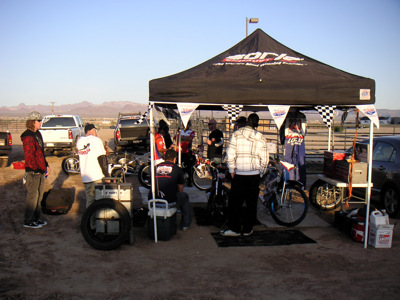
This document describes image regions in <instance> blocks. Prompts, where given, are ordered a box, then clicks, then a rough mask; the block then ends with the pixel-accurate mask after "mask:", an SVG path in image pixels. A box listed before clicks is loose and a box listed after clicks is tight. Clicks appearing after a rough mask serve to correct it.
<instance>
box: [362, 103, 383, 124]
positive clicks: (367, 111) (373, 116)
mask: <svg viewBox="0 0 400 300" xmlns="http://www.w3.org/2000/svg"><path fill="white" fill-rule="evenodd" d="M357 108H358V109H359V110H360V111H361V112H362V113H363V114H364V115H366V116H367V117H368V118H369V119H370V120H371V122H372V123H374V124H375V126H376V127H377V128H378V129H379V117H378V112H377V111H376V109H375V105H373V104H367V105H357Z"/></svg>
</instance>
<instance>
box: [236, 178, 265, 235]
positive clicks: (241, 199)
mask: <svg viewBox="0 0 400 300" xmlns="http://www.w3.org/2000/svg"><path fill="white" fill-rule="evenodd" d="M259 185H260V175H249V176H245V175H237V174H236V175H235V177H234V178H233V180H232V188H231V192H230V194H229V204H228V205H229V209H228V227H229V229H230V230H232V231H235V232H239V233H240V232H241V231H242V230H243V232H250V231H251V230H252V229H253V226H254V224H255V223H256V220H257V202H258V194H259V192H260V187H259ZM243 203H246V207H243Z"/></svg>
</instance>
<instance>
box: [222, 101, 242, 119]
mask: <svg viewBox="0 0 400 300" xmlns="http://www.w3.org/2000/svg"><path fill="white" fill-rule="evenodd" d="M222 107H223V109H224V110H226V111H227V112H228V117H229V120H230V121H231V122H234V121H236V119H237V117H238V116H239V114H240V112H241V111H242V110H243V105H223V106H222Z"/></svg>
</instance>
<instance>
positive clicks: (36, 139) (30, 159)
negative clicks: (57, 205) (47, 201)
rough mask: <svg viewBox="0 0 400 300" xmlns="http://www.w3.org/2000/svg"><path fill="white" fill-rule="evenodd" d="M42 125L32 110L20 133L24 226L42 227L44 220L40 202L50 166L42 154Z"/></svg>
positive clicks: (39, 115)
mask: <svg viewBox="0 0 400 300" xmlns="http://www.w3.org/2000/svg"><path fill="white" fill-rule="evenodd" d="M41 125H42V116H41V114H40V113H38V112H36V111H33V112H31V113H30V114H29V115H28V118H27V121H26V128H27V129H26V130H25V131H24V132H23V133H22V134H21V140H22V145H23V148H24V156H25V177H24V180H25V183H26V189H27V191H28V193H27V195H26V208H25V218H24V227H27V228H42V227H43V226H45V225H46V224H47V222H46V221H42V220H40V219H39V217H40V209H41V207H40V202H41V201H42V199H43V193H44V180H45V177H46V176H47V175H49V174H50V167H49V164H48V163H47V161H46V158H45V155H44V144H43V138H42V135H41V133H40V131H39V129H40V127H41Z"/></svg>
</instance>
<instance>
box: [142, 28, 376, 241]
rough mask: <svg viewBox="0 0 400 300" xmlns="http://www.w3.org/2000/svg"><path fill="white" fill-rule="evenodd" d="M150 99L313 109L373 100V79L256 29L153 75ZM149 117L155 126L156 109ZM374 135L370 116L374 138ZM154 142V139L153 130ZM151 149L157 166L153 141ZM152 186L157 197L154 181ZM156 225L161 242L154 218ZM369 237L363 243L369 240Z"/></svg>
mask: <svg viewBox="0 0 400 300" xmlns="http://www.w3.org/2000/svg"><path fill="white" fill-rule="evenodd" d="M149 102H150V105H153V104H154V105H157V106H163V107H171V108H176V107H177V106H178V108H179V105H182V104H183V105H184V104H189V105H195V106H194V107H195V108H196V109H200V110H221V109H222V106H223V105H233V106H239V105H240V106H242V107H241V109H243V110H247V111H260V110H268V106H269V105H285V106H291V107H298V108H300V109H301V110H308V109H314V108H315V106H317V105H322V106H332V107H335V108H347V107H356V106H362V105H373V104H374V103H375V81H374V80H373V79H369V78H365V77H361V76H357V75H354V74H350V73H347V72H345V71H342V70H339V69H336V68H334V67H331V66H329V65H326V64H324V63H321V62H319V61H317V60H314V59H312V58H310V57H307V56H305V55H303V54H301V53H299V52H296V51H294V50H292V49H290V48H288V47H286V46H285V45H282V44H281V43H279V42H277V41H276V40H274V39H273V38H271V37H270V36H268V35H267V34H266V33H265V32H263V31H262V30H261V29H257V30H256V31H254V32H253V33H252V34H251V35H250V36H248V37H246V38H245V39H244V40H242V41H241V42H239V43H238V44H236V45H235V46H233V47H232V48H230V49H228V50H226V51H225V52H223V53H221V54H219V55H217V56H215V57H214V58H212V59H210V60H208V61H206V62H204V63H202V64H199V65H197V66H195V67H193V68H190V69H188V70H185V71H183V72H180V73H177V74H174V75H170V76H167V77H163V78H158V79H153V80H151V81H150V82H149ZM181 114H182V113H181ZM150 122H151V125H152V128H153V116H152V110H150ZM153 132H154V131H153ZM372 139H373V123H372V122H371V126H370V143H371V144H372ZM151 144H152V145H154V136H153V134H151ZM151 151H152V155H151V157H152V162H151V163H152V169H153V167H154V160H153V147H151ZM369 151H370V152H369V157H370V160H369V172H368V173H369V175H368V194H367V212H369V200H370V192H371V172H372V170H371V166H372V147H370V150H369ZM153 176H154V174H153V172H152V177H153ZM152 182H154V177H153V178H152ZM152 191H153V197H154V195H155V194H154V185H153V184H152ZM154 222H156V218H154ZM366 222H368V214H367V220H366ZM154 228H155V240H156V242H157V232H156V224H154ZM367 232H368V225H367V226H365V234H366V233H367ZM366 240H367V239H365V243H364V247H366V246H367V243H366Z"/></svg>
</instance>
